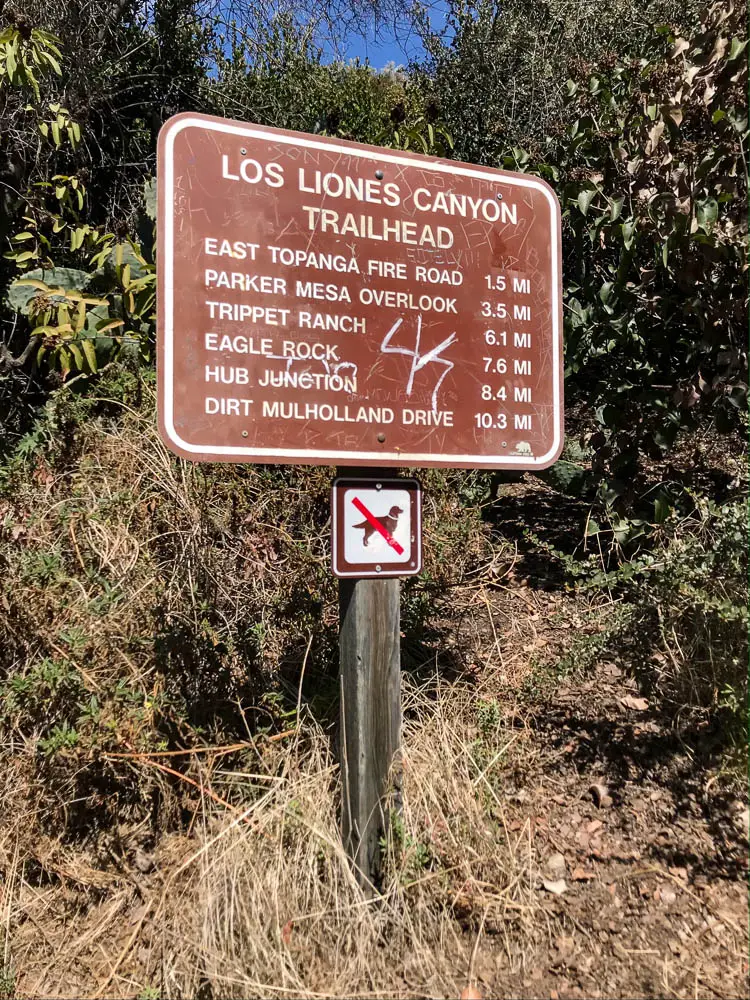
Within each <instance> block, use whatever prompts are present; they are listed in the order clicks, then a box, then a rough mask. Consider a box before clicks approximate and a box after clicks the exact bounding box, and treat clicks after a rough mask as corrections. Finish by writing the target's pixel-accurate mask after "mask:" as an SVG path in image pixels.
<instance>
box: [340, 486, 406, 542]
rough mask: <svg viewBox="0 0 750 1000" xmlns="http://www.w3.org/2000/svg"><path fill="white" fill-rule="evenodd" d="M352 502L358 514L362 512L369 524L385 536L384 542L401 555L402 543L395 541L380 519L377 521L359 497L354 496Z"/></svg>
mask: <svg viewBox="0 0 750 1000" xmlns="http://www.w3.org/2000/svg"><path fill="white" fill-rule="evenodd" d="M352 503H353V504H354V506H355V507H356V508H357V510H358V511H359V512H360V514H364V515H365V517H366V518H367V520H368V521H369V522H370V524H371V525H372V526H373V528H374V529H375V530H376V531H379V532H380V534H381V535H382V536H383V538H385V540H386V542H388V544H389V545H390V547H391V548H392V549H395V550H396V552H398V554H399V555H400V556H402V555H403V554H404V547H403V545H400V544H399V543H398V542H397V541H396V539H395V538H394V537H393V535H392V534H391V533H390V531H388V529H387V528H385V527H384V526H383V525H382V524H381V523H380V521H378V519H377V518H376V517H375V515H374V514H372V513H370V511H369V510H368V509H367V507H365V505H364V504H363V503H362V501H361V500H360V499H359V497H355V498H354V499H353V500H352Z"/></svg>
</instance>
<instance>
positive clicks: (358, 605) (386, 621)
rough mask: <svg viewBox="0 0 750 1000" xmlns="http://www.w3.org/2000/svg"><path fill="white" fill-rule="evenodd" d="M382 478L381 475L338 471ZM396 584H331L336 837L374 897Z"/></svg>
mask: <svg viewBox="0 0 750 1000" xmlns="http://www.w3.org/2000/svg"><path fill="white" fill-rule="evenodd" d="M339 474H340V475H351V474H356V475H357V476H362V475H364V476H365V477H367V478H369V477H370V476H372V477H373V478H378V477H379V478H387V477H388V475H389V474H390V475H392V473H389V471H388V470H385V469H356V470H348V469H347V470H340V472H339ZM400 596H401V588H400V581H399V580H398V578H393V577H392V578H390V579H385V580H378V579H342V580H339V666H340V673H339V693H340V707H339V721H340V732H339V746H340V757H341V778H342V794H341V831H342V835H343V840H344V846H345V848H346V850H347V853H348V854H349V857H350V858H351V860H352V863H353V866H354V872H355V875H356V878H357V881H358V882H359V884H360V885H361V886H362V887H363V888H364V889H365V891H367V892H368V893H373V892H374V891H375V882H376V880H377V875H378V868H379V860H380V838H381V837H382V836H383V835H384V834H385V833H386V831H387V829H388V819H389V816H388V813H389V805H390V804H389V802H388V801H387V797H388V791H389V788H388V784H389V780H390V778H391V775H392V769H393V764H394V761H396V759H397V755H398V752H399V748H400V745H401V632H400V627H401V621H400Z"/></svg>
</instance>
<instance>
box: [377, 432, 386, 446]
mask: <svg viewBox="0 0 750 1000" xmlns="http://www.w3.org/2000/svg"><path fill="white" fill-rule="evenodd" d="M378 441H380V443H381V444H382V443H383V442H384V441H385V434H383V432H382V431H381V432H380V434H378Z"/></svg>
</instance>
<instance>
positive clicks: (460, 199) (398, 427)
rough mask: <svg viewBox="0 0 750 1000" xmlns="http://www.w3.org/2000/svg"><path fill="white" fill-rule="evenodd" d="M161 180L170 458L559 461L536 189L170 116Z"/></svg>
mask: <svg viewBox="0 0 750 1000" xmlns="http://www.w3.org/2000/svg"><path fill="white" fill-rule="evenodd" d="M158 182H159V198H158V251H159V277H160V280H159V345H160V350H159V422H160V429H161V433H162V435H163V436H164V439H165V441H166V442H167V444H168V445H169V446H170V447H171V448H172V449H173V450H174V451H176V452H177V453H178V454H180V455H182V456H184V457H186V458H191V459H194V460H210V461H228V462H278V463H308V464H314V465H337V464H339V465H348V466H351V465H368V466H391V467H392V466H438V467H439V466H447V467H461V466H464V467H484V468H516V469H532V468H543V467H545V466H547V465H550V464H552V463H553V462H554V461H555V460H556V459H557V457H558V456H559V454H560V451H561V449H562V443H563V429H562V306H561V277H560V274H561V257H560V211H559V206H558V203H557V200H556V198H555V196H554V194H553V192H552V189H551V188H550V187H549V186H548V185H547V184H545V183H544V182H543V181H541V180H539V179H538V178H536V177H530V176H527V175H525V174H514V173H507V172H505V171H501V170H492V169H489V168H486V167H476V166H471V165H469V164H465V163H455V162H451V161H446V160H438V159H433V158H431V157H425V156H418V155H415V154H411V153H406V152H401V151H391V150H385V149H378V148H375V147H372V146H364V145H360V144H357V143H352V142H345V141H344V140H340V139H333V138H325V137H321V136H312V135H303V134H300V133H298V132H287V131H283V130H280V129H271V128H262V127H260V126H257V125H249V124H242V123H240V122H234V121H226V120H223V119H218V118H211V117H207V116H203V115H196V114H183V115H178V116H177V117H175V118H172V119H171V120H170V121H168V122H167V123H166V125H165V126H164V127H163V129H162V131H161V134H160V136H159V159H158Z"/></svg>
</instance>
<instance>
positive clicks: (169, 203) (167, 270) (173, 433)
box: [159, 114, 562, 575]
mask: <svg viewBox="0 0 750 1000" xmlns="http://www.w3.org/2000/svg"><path fill="white" fill-rule="evenodd" d="M186 128H202V129H208V130H209V131H214V132H223V133H225V134H227V135H237V136H246V137H247V138H250V139H268V137H269V134H271V135H273V138H274V140H275V141H276V142H280V143H287V144H288V145H294V146H306V147H307V148H308V149H316V150H321V151H323V150H325V151H329V152H330V151H331V150H333V151H334V152H337V153H339V154H340V155H342V156H359V157H362V158H367V159H370V160H375V161H376V162H377V161H380V160H385V161H386V162H390V163H396V164H399V165H400V166H407V167H413V166H415V162H416V161H415V160H413V159H411V158H407V157H404V156H398V155H396V154H394V153H391V152H389V151H388V150H386V149H383V150H382V152H381V151H378V152H377V153H374V152H372V151H371V150H368V149H358V148H357V147H356V146H354V147H352V146H340V145H338V144H337V143H331V142H325V143H324V142H319V141H316V140H314V139H309V138H307V137H306V136H305V135H304V134H303V133H298V134H296V135H294V136H291V135H285V134H284V133H269V132H268V131H266V130H265V129H257V128H253V127H252V126H248V125H242V124H240V123H237V124H234V123H232V122H226V121H222V120H214V119H210V118H203V117H194V116H192V115H190V114H181V115H176V116H175V117H174V118H171V119H170V120H169V121H167V122H166V123H165V125H164V126H163V128H162V132H163V133H166V134H165V136H164V140H163V141H164V165H163V166H164V192H165V201H166V204H165V205H164V206H161V207H160V208H159V211H163V212H164V249H163V258H162V259H163V261H164V267H163V272H164V273H162V274H161V275H159V282H160V284H161V290H160V292H159V294H160V296H162V301H163V303H164V352H163V353H164V356H163V366H162V372H161V379H162V387H163V388H162V393H163V396H162V398H163V400H164V409H163V417H164V429H165V432H166V434H167V437H168V438H169V440H170V441H171V442H172V443H173V444H174V445H175V446H176V447H177V448H179V449H181V450H182V451H184V452H187V453H188V454H190V455H195V456H196V461H200V459H201V456H205V457H206V458H207V459H208V460H209V461H210V460H211V458H212V457H213V456H214V455H225V456H226V457H227V460H229V461H231V459H232V457H235V456H236V457H237V458H240V459H241V458H245V459H246V460H247V459H252V458H258V459H264V460H265V461H268V462H273V461H275V460H280V461H282V462H283V460H287V461H289V462H293V460H294V459H299V460H301V461H309V460H310V459H314V458H318V459H321V458H324V459H329V460H331V461H332V462H337V463H340V464H341V465H345V464H346V462H347V460H352V459H353V460H356V461H359V462H371V463H378V464H379V465H384V466H385V465H399V466H419V465H422V464H423V463H427V464H428V465H429V464H431V463H434V462H439V463H445V464H446V465H447V466H448V467H450V466H451V465H452V464H454V463H455V464H462V465H469V466H473V467H475V468H489V469H493V468H500V467H503V466H504V467H508V466H509V465H520V466H523V467H524V468H529V467H537V466H539V467H542V468H544V467H546V466H547V465H549V464H550V463H551V462H553V461H554V460H555V459H556V457H557V456H558V454H559V452H560V450H561V436H562V434H561V432H562V427H561V424H562V421H561V419H560V416H561V407H562V399H561V397H562V391H561V385H562V380H561V373H560V359H561V355H562V331H561V329H560V305H561V302H560V299H561V295H562V292H561V282H560V274H559V266H560V247H559V246H558V238H559V232H558V227H557V225H556V222H557V210H558V205H557V201H556V199H555V196H554V195H553V193H552V191H551V190H550V188H549V187H548V186H547V185H546V184H545V183H543V182H542V181H540V180H537V179H536V178H533V177H529V178H526V177H515V176H514V177H511V176H505V175H503V176H502V183H503V184H510V185H513V184H515V185H517V186H518V187H529V188H535V189H536V190H539V191H541V192H542V194H543V195H544V197H545V198H546V199H547V202H548V203H549V206H550V222H551V225H550V233H551V240H552V242H551V258H552V294H553V303H552V346H553V351H552V354H553V372H552V384H553V406H554V417H555V435H554V439H553V444H552V448H551V449H550V450H549V451H548V452H546V454H544V455H540V456H538V457H535V456H533V455H513V454H504V455H495V456H492V455H457V454H448V455H438V454H435V453H431V454H416V453H412V452H409V453H406V452H402V451H396V452H393V451H339V450H332V449H331V450H321V449H319V448H253V447H241V446H240V447H232V446H230V445H216V446H214V447H210V446H208V445H194V444H190V442H189V441H185V440H184V439H183V438H181V437H180V435H179V434H178V433H177V430H176V428H175V425H174V201H175V199H174V141H175V139H176V137H177V136H178V135H179V133H180V132H183V131H184V130H185V129H186ZM421 169H423V170H432V171H434V172H435V173H444V174H460V175H463V176H466V177H479V178H480V179H482V180H487V181H492V182H494V183H497V182H498V180H499V178H498V174H497V173H496V172H492V173H487V172H486V171H483V170H482V169H481V168H478V169H473V168H471V169H468V168H467V167H466V166H464V165H460V166H459V165H456V164H453V163H448V162H441V161H432V160H430V159H425V162H424V163H423V164H422V165H421ZM378 575H381V574H378Z"/></svg>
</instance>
